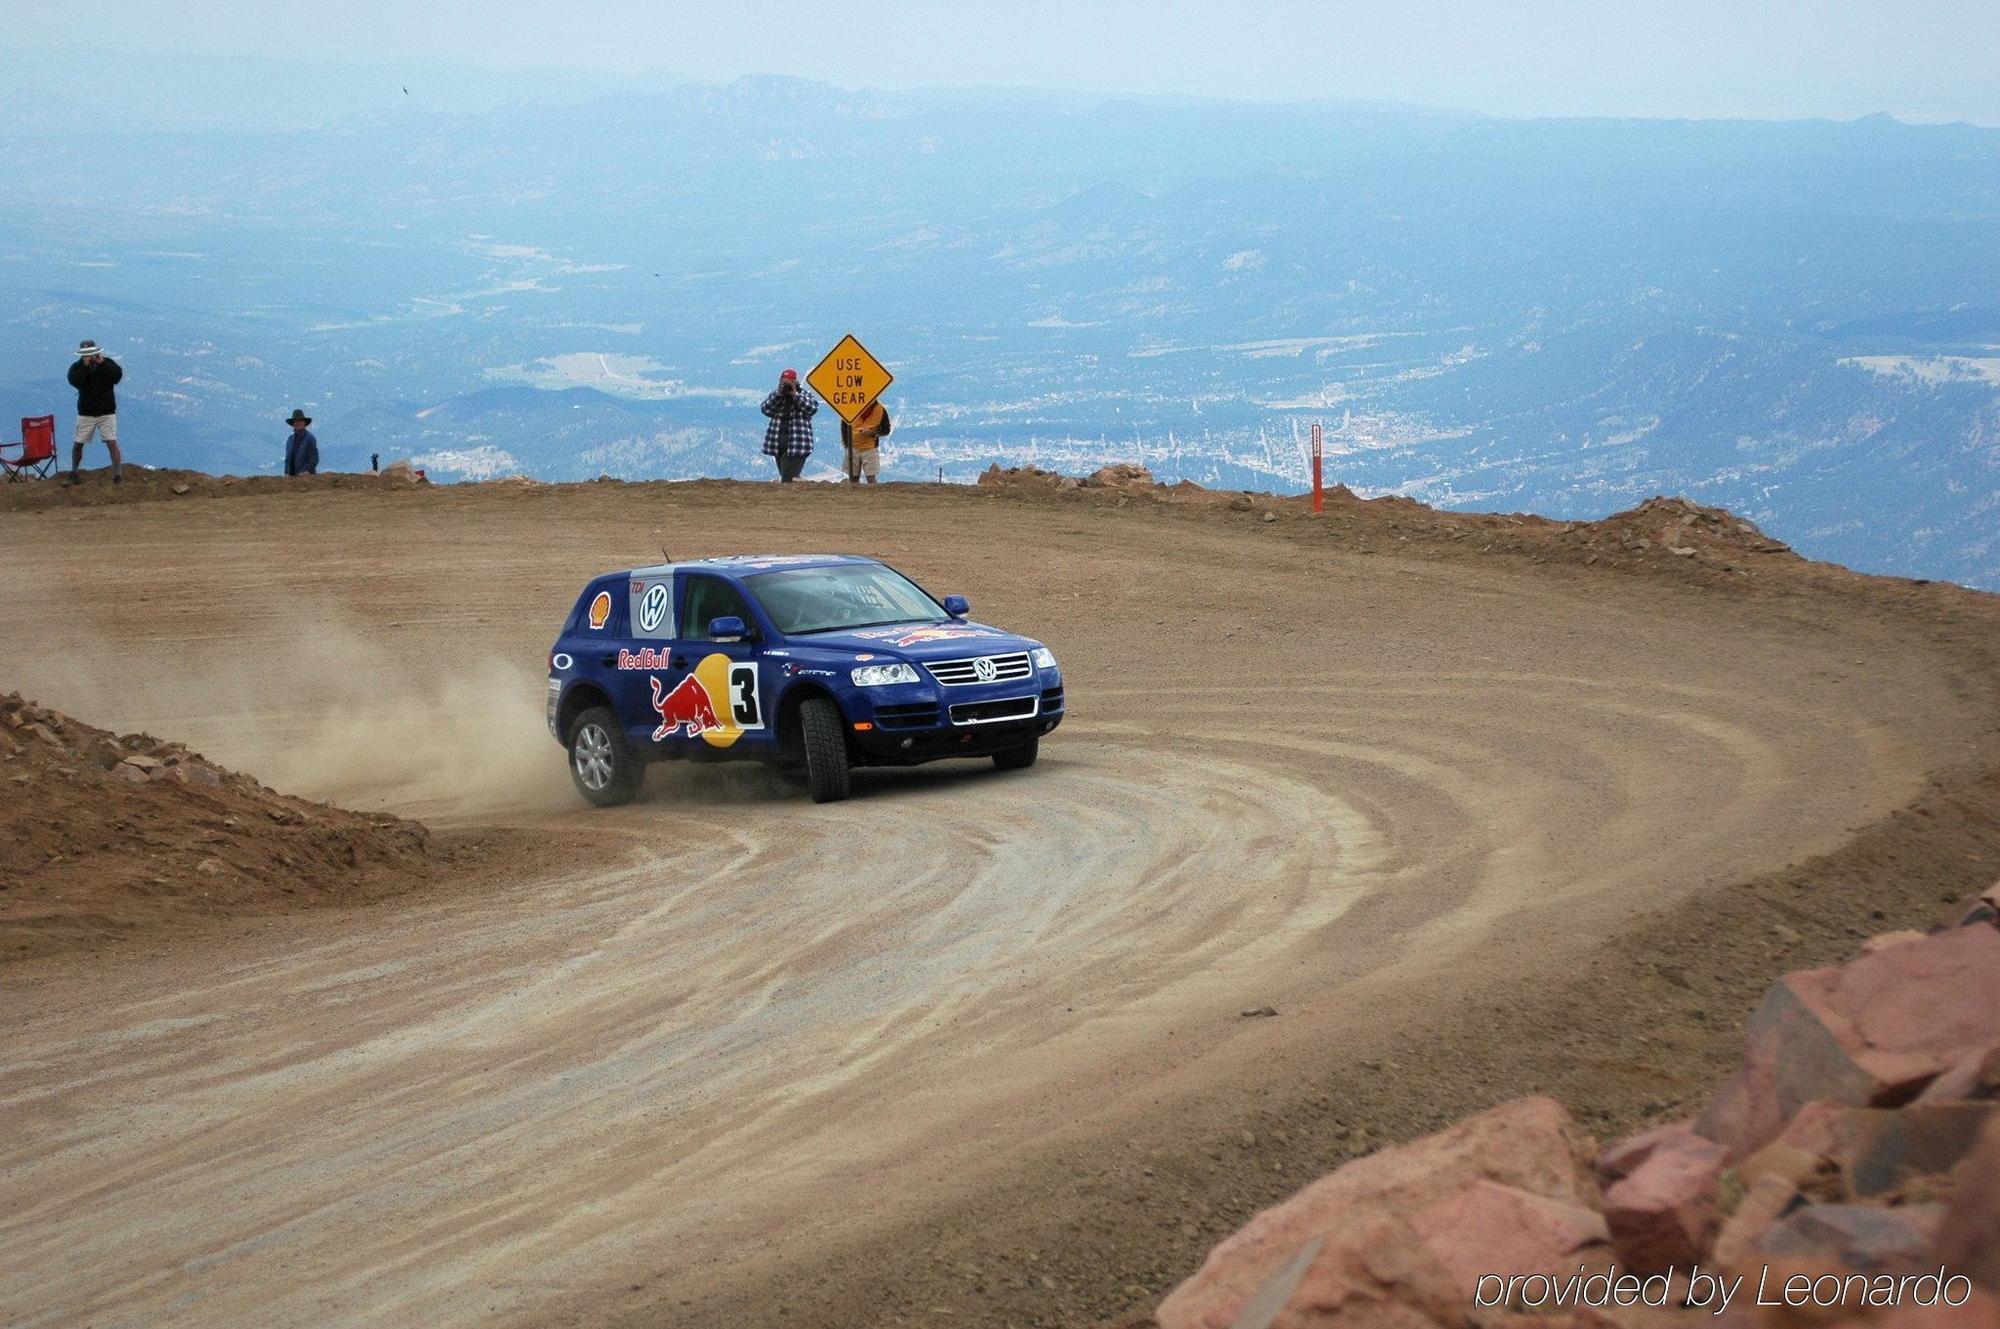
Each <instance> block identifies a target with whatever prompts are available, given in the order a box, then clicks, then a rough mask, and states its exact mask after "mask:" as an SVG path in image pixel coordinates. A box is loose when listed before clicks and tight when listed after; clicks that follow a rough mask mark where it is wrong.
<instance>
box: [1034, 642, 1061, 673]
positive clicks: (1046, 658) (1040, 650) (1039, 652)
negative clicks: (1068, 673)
mask: <svg viewBox="0 0 2000 1329" xmlns="http://www.w3.org/2000/svg"><path fill="white" fill-rule="evenodd" d="M1055 667H1056V653H1055V652H1054V651H1052V650H1050V649H1049V648H1048V647H1046V646H1037V647H1036V648H1035V668H1037V669H1054V668H1055Z"/></svg>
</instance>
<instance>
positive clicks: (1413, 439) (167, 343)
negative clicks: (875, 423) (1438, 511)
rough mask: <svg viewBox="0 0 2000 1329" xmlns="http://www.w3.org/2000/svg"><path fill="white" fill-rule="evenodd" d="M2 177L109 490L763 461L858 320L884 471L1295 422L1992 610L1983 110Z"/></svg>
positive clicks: (978, 111)
mask: <svg viewBox="0 0 2000 1329" xmlns="http://www.w3.org/2000/svg"><path fill="white" fill-rule="evenodd" d="M0 151H4V152H5V154H6V159H7V160H8V161H9V163H10V172H9V186H8V189H7V190H6V191H5V193H4V196H0V302H3V303H0V307H4V310H5V313H4V315H0V412H4V413H5V415H6V416H15V415H28V414H39V413H42V412H44V411H56V412H58V413H59V414H67V413H68V411H69V409H70V407H71V406H72V405H73V401H72V400H71V399H70V397H69V396H67V395H66V393H67V388H66V386H65V385H64V383H63V374H64V372H65V370H66V369H67V365H68V355H69V352H70V350H71V348H73V347H74V346H75V344H76V342H77V339H78V338H79V337H83V336H91V337H95V338H97V339H98V340H99V341H101V342H103V343H104V344H105V345H106V347H107V348H108V349H109V350H110V351H111V353H112V354H113V355H114V356H115V357H117V358H119V359H120V361H121V362H122V363H123V364H124V366H125V369H126V379H125V383H124V385H122V386H121V388H120V403H121V405H120V413H121V427H122V429H123V431H124V435H125V437H126V439H127V444H126V446H127V450H128V451H127V455H128V457H130V458H131V459H132V460H134V461H136V462H140V463H146V464H153V465H171V466H193V467H199V468H202V469H206V470H212V471H233V472H237V473H264V472H274V471H276V470H278V469H279V468H280V465H281V462H282V457H283V441H284V435H285V428H284V426H283V424H282V421H283V419H284V417H285V416H286V415H287V414H288V413H289V412H290V410H291V409H292V408H293V407H295V406H298V407H303V408H304V409H305V410H306V411H307V412H308V413H309V414H311V415H312V416H313V417H314V420H315V423H314V430H315V432H316V433H317V434H318V436H319V439H320V444H321V451H322V458H323V465H324V466H325V467H327V468H331V469H366V467H367V464H368V458H369V455H370V454H371V453H379V454H380V455H381V456H382V458H383V459H384V460H385V461H386V460H388V459H390V458H393V457H409V458H411V459H412V460H414V461H415V463H416V464H417V465H419V466H422V467H424V468H425V469H426V470H427V471H428V472H429V474H430V475H431V477H432V478H433V479H437V480H452V479H472V478H481V477H488V476H495V475H504V474H511V473H516V472H519V473H525V474H528V475H532V476H537V477H541V478H546V479H581V478H591V477H595V476H597V475H599V474H609V475H614V476H621V477H629V478H639V477H667V478H684V477H691V476H743V477H751V476H764V475H767V474H768V473H769V471H768V463H767V462H766V461H765V459H764V458H762V457H761V456H760V455H759V453H758V445H759V442H760V440H761V438H762V430H763V421H762V419H761V417H760V416H759V415H758V414H757V409H756V407H757V403H758V401H759V400H761V398H762V396H763V394H764V393H765V392H766V391H768V390H769V388H770V387H771V386H772V385H773V384H774V383H775V381H776V378H777V374H778V372H779V370H780V369H782V368H784V367H786V366H793V367H796V368H798V369H799V370H800V372H801V373H804V372H805V371H807V370H809V369H810V368H811V367H812V366H813V364H814V363H816V362H817V360H818V359H819V357H820V356H821V355H823V354H824V353H825V352H826V350H827V349H829V348H830V347H831V346H832V345H833V344H834V342H836V341H837V340H838V339H839V338H840V336H841V335H842V334H844V333H848V332H853V333H855V334H856V335H858V336H859V337H860V338H861V339H862V340H863V341H864V342H865V343H867V345H868V346H869V348H870V349H871V350H873V351H874V352H875V353H876V354H877V355H878V356H880V357H881V358H882V359H883V360H884V361H886V362H888V363H889V364H890V366H891V367H892V368H893V369H894V370H895V372H896V375H897V381H896V383H895V385H894V387H893V388H891V389H890V391H889V393H888V395H887V397H886V402H887V404H888V406H889V408H890V410H891V411H892V413H893V414H894V415H895V419H896V429H895V432H894V434H893V435H892V437H891V439H890V440H889V443H888V446H887V449H886V451H885V454H884V478H885V479H902V480H913V479H925V480H935V479H938V478H940V477H942V478H944V479H946V480H952V481H967V480H970V479H972V478H973V477H974V476H976V474H977V473H978V472H979V471H981V470H983V469H984V468H985V467H987V466H989V465H993V464H996V463H997V464H1000V465H1010V466H1011V465H1022V464H1034V465H1037V466H1042V467H1046V468H1050V469H1055V470H1061V471H1066V472H1072V473H1075V472H1084V471H1088V470H1090V469H1093V468H1095V467H1096V466H1098V465H1101V464H1103V463H1105V462H1109V461H1137V462H1141V463H1143V464H1145V465H1146V466H1148V467H1150V468H1151V469H1152V470H1153V471H1154V473H1155V474H1156V475H1157V476H1158V477H1159V478H1161V479H1163V480H1168V481H1173V480H1180V479H1187V480H1192V481H1195V482H1198V483H1201V484H1204V485H1211V486H1217V487H1227V488H1251V489H1260V490H1277V491H1296V490H1298V489H1300V488H1301V487H1302V486H1303V485H1304V484H1305V483H1306V476H1307V470H1306V465H1305V456H1304V448H1303V439H1304V431H1305V429H1306V428H1307V427H1308V425H1309V424H1310V422H1312V421H1315V420H1317V421H1321V422H1323V423H1324V425H1325V427H1326V430H1327V440H1328V456H1329V462H1328V473H1329V476H1330V477H1331V478H1332V479H1335V480H1338V481H1342V482H1345V483H1347V484H1349V485H1350V486H1352V487H1353V488H1354V489H1356V490H1357V491H1359V492H1361V493H1364V494H1381V493H1401V494H1408V495H1410V496H1411V497H1414V498H1417V499H1420V500H1422V501H1424V502H1427V503H1433V504H1438V505H1441V506H1446V507H1463V508H1478V509H1491V510H1505V511H1536V512H1542V513H1546V514H1548V515H1550V516H1555V517H1563V518H1580V517H1592V516H1599V515H1602V514H1604V513H1607V512H1610V511H1613V510H1615V509H1618V508H1622V507H1627V506H1630V505H1632V504H1635V503H1637V502H1639V501H1641V500H1643V499H1644V498H1646V497H1647V496H1649V495H1650V494H1653V493H1679V494H1685V495H1687V496H1688V497H1690V498H1693V499H1695V500H1697V501H1700V502H1703V503H1711V504H1718V505H1721V506H1726V507H1729V508H1732V509H1734V510H1737V511H1739V512H1741V513H1743V514H1744V515H1746V516H1748V517H1751V518H1752V519H1754V520H1756V521H1757V522H1759V523H1760V524H1761V525H1763V526H1764V527H1765V528H1766V529H1768V530H1770V531H1771V532H1772V533H1773V534H1775V535H1777V536H1779V537H1780V538H1782V539H1785V540H1787V541H1789V542H1791V543H1792V544H1794V545H1795V546H1797V547H1798V548H1799V549H1800V550H1801V551H1802V552H1805V553H1806V554H1808V555H1810V556H1813V557H1819V558H1828V559H1834V560H1838V561H1840V562H1844V563H1848V564H1850V565H1853V566H1856V567H1859V568H1863V569H1866V570H1871V571H1883V572H1894V573H1900V574H1904V575H1910V576H1921V577H1937V578H1948V579H1951V580H1956V581H1961V582H1966V583H1969V584H1973V585H1980V586H1986V587H1992V588H2000V540H1996V534H1995V516H1996V512H2000V247H1996V246H1995V245H1994V244H1993V237H1994V236H1995V235H1996V234H2000V131H1995V130H1986V129H1977V128H1971V127H1967V126H1963V125H1939V126H1911V125H1904V124H1899V123H1897V122H1895V121H1891V120H1887V119H1886V118H1881V117H1876V118H1871V119H1868V120H1862V121H1857V122H1849V123H1832V122H1824V121H1799V122H1787V123H1765V122H1668V121H1582V120H1572V121H1521V120H1510V121H1500V120H1492V119H1486V118H1482V117H1477V116H1471V115H1465V114H1456V113H1451V114H1447V113H1431V112H1425V111H1421V110H1411V109H1385V108H1380V107H1370V106H1344V105H1342V104H1339V103H1322V104H1312V105H1298V106H1273V105H1256V106H1251V105H1230V104H1223V103H1169V102H1162V101H1133V100H1125V101H1121V100H1117V99H1110V98H1087V97H1069V98H1050V97H1045V96H1041V95H1037V94H1029V93H999V92H996V93H990V94H968V93H954V94H942V93H940V94H920V93H910V94H895V95H875V94H865V93H851V92H843V91H838V90H835V89H832V88H828V87H823V86H819V85H815V84H810V83H801V82H797V81H791V80H781V79H752V80H745V81H742V82H740V83H736V84H733V85H730V86H728V87H724V88H665V89H658V90H652V91H644V92H635V91H625V92H620V93H619V94H617V95H616V96H614V97H609V98H602V99H596V100H590V99H586V98H584V97H583V96H582V95H581V94H579V95H578V97H577V99H575V100H572V101H569V102H565V103H559V104H540V105H533V106H529V105H519V104H512V105H510V104H507V103H505V102H504V101H496V102H495V103H494V104H493V105H490V106H486V107H483V108H481V109H478V110H474V111H451V112H445V111H436V110H424V109H413V110H410V111H409V112H407V113H405V114H395V113H391V112H384V111H379V110H377V111H370V112H368V113H366V114H357V115H356V116H354V117H353V118H352V119H351V120H348V121H346V122H342V123H329V124H324V125H319V126H314V127H299V128H281V129H274V130H270V131H267V132H249V131H245V130H240V129H231V128H218V127H214V126H208V125H201V124H193V125H190V124H171V125H168V124H161V125H152V126H149V125H145V124H124V125H117V126H111V127H107V128H105V129H103V130H102V131H101V132H96V133H93V134H91V135H88V136H78V135H76V134H74V133H72V132H69V130H68V128H67V126H64V125H61V124H51V123H48V122H47V121H46V119H45V118H44V117H41V116H39V115H37V114H36V113H34V112H33V111H31V110H25V109H19V108H15V109H10V110H7V111H0ZM86 180H87V181H88V182H89V183H88V188H80V187H79V182H80V181H86ZM836 430H837V421H836V420H835V419H834V418H833V416H832V414H831V412H826V413H823V414H822V416H821V435H822V438H823V439H824V440H825V441H824V443H823V445H822V451H821V453H820V454H819V455H818V456H816V457H815V459H814V460H815V465H814V466H813V467H810V468H809V469H808V471H807V476H808V478H811V477H813V476H815V475H818V476H821V477H824V476H827V475H830V474H831V471H832V467H833V466H834V465H835V464H836V462H837V457H838V449H837V437H836Z"/></svg>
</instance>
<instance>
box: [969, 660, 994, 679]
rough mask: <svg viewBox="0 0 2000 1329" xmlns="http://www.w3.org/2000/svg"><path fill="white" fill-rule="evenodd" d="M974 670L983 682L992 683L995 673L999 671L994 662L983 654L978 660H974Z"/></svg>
mask: <svg viewBox="0 0 2000 1329" xmlns="http://www.w3.org/2000/svg"><path fill="white" fill-rule="evenodd" d="M972 672H973V673H975V674H977V675H978V676H979V681H980V682H981V683H991V682H992V681H993V675H995V674H996V673H998V672H999V671H998V670H997V669H995V668H994V667H993V662H992V661H991V660H989V659H987V658H986V657H985V656H983V655H982V656H980V657H979V658H978V659H977V660H974V661H973V662H972Z"/></svg>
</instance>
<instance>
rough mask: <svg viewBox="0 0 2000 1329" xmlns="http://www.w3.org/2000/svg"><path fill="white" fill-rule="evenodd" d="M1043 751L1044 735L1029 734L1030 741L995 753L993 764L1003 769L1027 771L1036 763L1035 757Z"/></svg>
mask: <svg viewBox="0 0 2000 1329" xmlns="http://www.w3.org/2000/svg"><path fill="white" fill-rule="evenodd" d="M1041 752H1042V736H1041V735H1040V734H1030V735H1028V741H1027V742H1025V743H1023V744H1021V746H1019V747H1017V748H1008V749H1007V750H1006V751H1005V752H996V753H994V754H993V764H994V765H995V766H997V767H999V768H1000V769H1001V770H1003V771H1025V770H1027V769H1028V768H1029V767H1030V766H1033V765H1034V764H1035V758H1036V757H1038V756H1040V755H1041Z"/></svg>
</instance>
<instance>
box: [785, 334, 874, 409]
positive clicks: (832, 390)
mask: <svg viewBox="0 0 2000 1329" xmlns="http://www.w3.org/2000/svg"><path fill="white" fill-rule="evenodd" d="M895 381H896V376H895V375H894V374H892V373H890V372H889V371H888V370H887V369H886V368H884V367H883V365H882V362H881V361H880V360H877V359H876V358H875V357H874V356H872V355H870V354H868V348H867V347H866V346H863V345H862V344H861V343H860V342H858V341H856V340H854V334H853V333H849V334H848V335H847V336H845V337H842V338H841V339H840V345H838V346H836V347H834V348H833V349H832V350H830V351H828V352H827V353H826V359H824V360H822V361H820V362H819V368H817V369H815V370H813V371H812V373H810V374H807V375H806V382H808V383H810V384H812V390H813V391H814V392H817V393H818V394H819V395H820V399H821V400H822V401H824V402H825V403H826V404H827V405H828V406H831V407H833V409H834V410H836V411H838V412H840V418H841V419H843V420H845V421H847V423H849V424H853V423H854V417H855V416H857V415H859V414H861V412H862V411H864V410H866V409H867V407H868V403H869V402H871V401H874V400H875V399H876V398H877V397H879V396H881V395H882V393H883V391H884V390H885V389H887V388H888V386H889V385H890V384H891V383H894V382H895Z"/></svg>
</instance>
